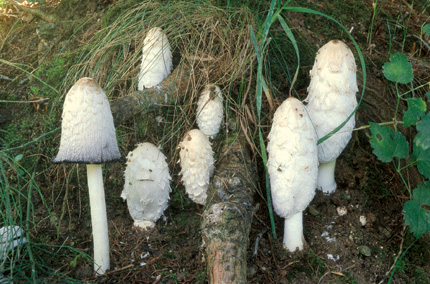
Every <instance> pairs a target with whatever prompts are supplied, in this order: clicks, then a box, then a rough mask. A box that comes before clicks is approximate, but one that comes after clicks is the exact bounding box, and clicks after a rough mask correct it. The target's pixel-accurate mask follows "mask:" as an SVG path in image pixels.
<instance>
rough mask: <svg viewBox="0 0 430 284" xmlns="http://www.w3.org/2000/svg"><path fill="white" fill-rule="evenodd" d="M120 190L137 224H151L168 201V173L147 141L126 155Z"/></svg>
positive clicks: (163, 159) (163, 157)
mask: <svg viewBox="0 0 430 284" xmlns="http://www.w3.org/2000/svg"><path fill="white" fill-rule="evenodd" d="M124 176H125V183H124V190H123V192H122V194H121V197H122V198H123V199H126V200H127V205H128V210H129V212H130V215H131V217H132V218H133V220H134V225H135V226H138V227H143V228H148V227H153V226H154V225H155V222H156V221H157V220H158V219H159V218H160V217H161V216H162V215H163V212H164V210H165V209H166V208H167V205H168V201H169V193H170V192H171V189H170V180H171V178H170V175H169V167H168V165H167V162H166V157H165V156H164V155H163V153H161V152H160V150H159V149H158V148H157V147H156V146H154V145H153V144H151V143H141V144H138V145H137V147H136V148H135V149H134V150H133V151H132V152H130V153H128V156H127V168H126V169H125V172H124Z"/></svg>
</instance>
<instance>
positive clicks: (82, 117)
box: [52, 77, 121, 164]
mask: <svg viewBox="0 0 430 284" xmlns="http://www.w3.org/2000/svg"><path fill="white" fill-rule="evenodd" d="M62 118H63V121H62V123H61V140H60V149H59V151H58V154H57V156H56V157H55V158H54V159H53V160H52V162H54V163H67V162H68V163H85V164H101V163H105V162H109V161H115V160H121V154H120V153H119V149H118V144H117V141H116V136H115V127H114V124H113V117H112V113H111V111H110V106H109V101H108V100H107V98H106V95H105V93H104V92H103V90H102V89H101V88H100V86H99V85H98V84H97V83H96V82H95V81H94V80H93V79H91V78H87V77H84V78H81V79H79V80H78V81H77V82H76V83H75V85H73V87H72V88H71V89H70V90H69V92H68V93H67V95H66V98H65V100H64V105H63V114H62Z"/></svg>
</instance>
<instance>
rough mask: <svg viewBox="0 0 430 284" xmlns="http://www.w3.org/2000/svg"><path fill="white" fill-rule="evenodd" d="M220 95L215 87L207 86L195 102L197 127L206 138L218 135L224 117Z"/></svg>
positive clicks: (218, 89)
mask: <svg viewBox="0 0 430 284" xmlns="http://www.w3.org/2000/svg"><path fill="white" fill-rule="evenodd" d="M222 101H223V98H222V93H221V89H220V88H219V87H218V86H217V85H213V84H208V85H206V87H205V89H204V90H203V92H202V93H201V95H200V97H199V100H198V102H197V125H198V126H199V129H200V130H201V131H202V132H203V133H204V134H206V135H207V136H210V137H213V136H215V135H217V134H218V131H219V127H220V126H221V122H222V119H223V117H224V109H223V107H222Z"/></svg>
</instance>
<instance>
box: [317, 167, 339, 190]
mask: <svg viewBox="0 0 430 284" xmlns="http://www.w3.org/2000/svg"><path fill="white" fill-rule="evenodd" d="M335 167H336V159H334V160H332V161H330V162H328V163H321V164H319V166H318V185H317V188H318V189H320V190H321V191H322V192H323V193H324V194H327V195H330V194H332V193H334V192H335V191H336V181H335V180H334V169H335Z"/></svg>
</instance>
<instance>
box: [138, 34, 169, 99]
mask: <svg viewBox="0 0 430 284" xmlns="http://www.w3.org/2000/svg"><path fill="white" fill-rule="evenodd" d="M171 70H172V53H171V51H170V44H169V41H168V39H167V36H166V34H165V33H164V32H163V30H162V29H161V28H159V27H155V28H152V29H150V30H149V31H148V33H147V34H146V37H145V39H144V40H143V50H142V63H141V65H140V72H139V77H138V85H137V89H138V90H139V91H142V90H143V89H145V88H152V87H154V86H156V85H158V84H160V83H161V82H162V81H163V80H164V79H165V78H166V77H167V76H168V75H169V74H170V72H171Z"/></svg>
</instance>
